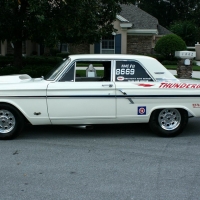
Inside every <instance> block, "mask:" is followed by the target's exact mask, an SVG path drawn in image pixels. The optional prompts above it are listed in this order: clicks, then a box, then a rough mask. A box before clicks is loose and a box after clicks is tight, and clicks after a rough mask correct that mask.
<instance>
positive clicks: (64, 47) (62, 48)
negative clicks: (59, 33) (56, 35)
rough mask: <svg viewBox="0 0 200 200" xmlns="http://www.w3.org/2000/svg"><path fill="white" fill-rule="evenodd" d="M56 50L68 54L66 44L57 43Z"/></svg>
mask: <svg viewBox="0 0 200 200" xmlns="http://www.w3.org/2000/svg"><path fill="white" fill-rule="evenodd" d="M58 49H59V50H60V52H62V53H67V52H68V45H67V43H59V44H58Z"/></svg>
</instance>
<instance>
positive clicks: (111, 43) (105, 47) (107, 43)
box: [101, 35, 115, 54]
mask: <svg viewBox="0 0 200 200" xmlns="http://www.w3.org/2000/svg"><path fill="white" fill-rule="evenodd" d="M101 45H102V46H101V51H102V54H114V53H115V37H114V36H113V35H111V36H109V37H103V38H102V42H101Z"/></svg>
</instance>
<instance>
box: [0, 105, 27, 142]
mask: <svg viewBox="0 0 200 200" xmlns="http://www.w3.org/2000/svg"><path fill="white" fill-rule="evenodd" d="M23 127H24V117H23V116H22V114H21V113H20V112H19V111H18V110H17V109H16V108H14V107H13V106H10V105H7V104H0V139H1V140H8V139H13V138H15V137H17V136H18V135H19V133H20V132H21V130H22V128H23Z"/></svg>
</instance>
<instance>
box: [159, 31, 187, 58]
mask: <svg viewBox="0 0 200 200" xmlns="http://www.w3.org/2000/svg"><path fill="white" fill-rule="evenodd" d="M182 50H186V44H185V42H184V41H183V40H182V39H181V38H180V37H179V36H177V35H175V34H169V35H166V36H163V37H162V38H160V39H159V40H158V41H157V43H156V46H155V51H156V52H157V53H160V54H161V55H163V56H164V57H165V59H166V60H172V59H173V58H174V54H175V51H182Z"/></svg>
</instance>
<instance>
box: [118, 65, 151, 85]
mask: <svg viewBox="0 0 200 200" xmlns="http://www.w3.org/2000/svg"><path fill="white" fill-rule="evenodd" d="M115 80H116V81H137V82H140V81H141V82H148V81H153V80H152V78H151V77H150V76H149V75H148V74H147V72H146V71H145V70H144V68H143V67H142V66H141V65H140V64H139V63H137V62H135V61H116V69H115Z"/></svg>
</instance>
